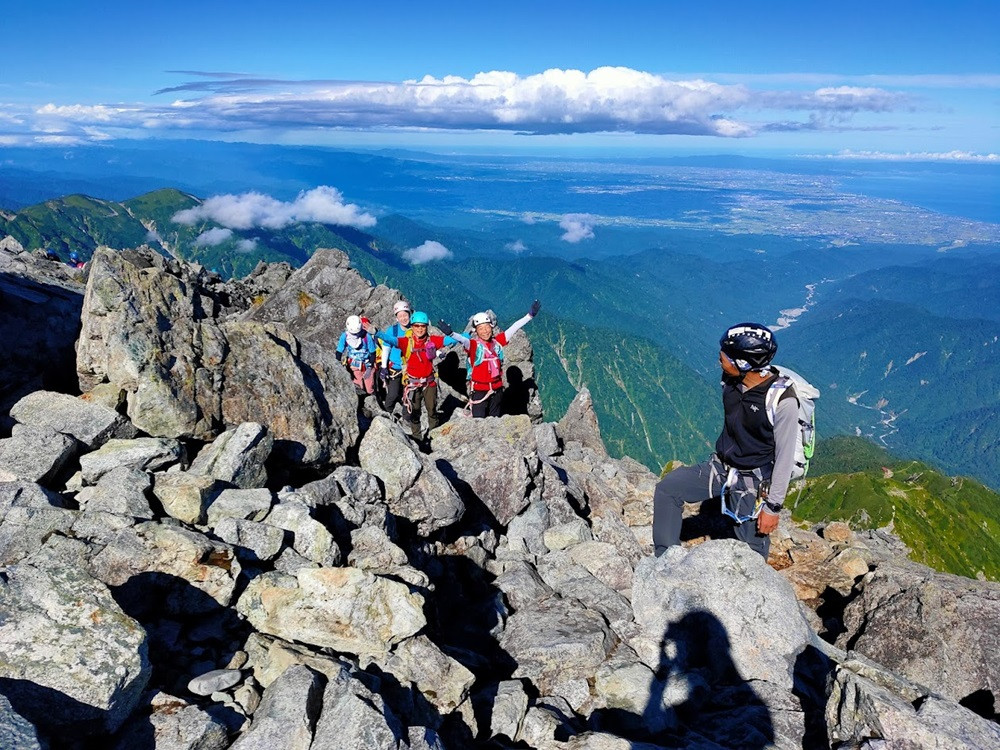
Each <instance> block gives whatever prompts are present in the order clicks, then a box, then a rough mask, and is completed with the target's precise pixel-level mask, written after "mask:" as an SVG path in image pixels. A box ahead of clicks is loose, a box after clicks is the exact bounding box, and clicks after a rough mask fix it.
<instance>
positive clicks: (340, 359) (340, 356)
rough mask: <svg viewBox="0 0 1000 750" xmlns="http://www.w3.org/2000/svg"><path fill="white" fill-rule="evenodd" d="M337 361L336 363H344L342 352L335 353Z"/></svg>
mask: <svg viewBox="0 0 1000 750" xmlns="http://www.w3.org/2000/svg"><path fill="white" fill-rule="evenodd" d="M337 361H338V362H343V361H344V353H343V352H337Z"/></svg>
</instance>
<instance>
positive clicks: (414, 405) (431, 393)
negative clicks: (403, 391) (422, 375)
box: [410, 385, 438, 437]
mask: <svg viewBox="0 0 1000 750" xmlns="http://www.w3.org/2000/svg"><path fill="white" fill-rule="evenodd" d="M421 402H423V405H424V406H426V407H427V429H428V430H433V429H434V428H435V427H437V426H438V418H437V408H436V407H437V385H425V386H423V387H422V388H414V389H413V390H412V391H411V392H410V434H412V435H413V436H414V437H418V436H419V435H420V405H421Z"/></svg>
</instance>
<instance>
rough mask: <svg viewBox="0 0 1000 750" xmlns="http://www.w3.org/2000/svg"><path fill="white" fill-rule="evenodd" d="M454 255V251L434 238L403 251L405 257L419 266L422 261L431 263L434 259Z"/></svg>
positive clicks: (442, 258)
mask: <svg viewBox="0 0 1000 750" xmlns="http://www.w3.org/2000/svg"><path fill="white" fill-rule="evenodd" d="M453 256H454V253H452V252H451V250H449V249H448V248H446V247H445V246H444V245H442V244H441V243H440V242H435V241H434V240H427V241H426V242H425V243H424V244H423V245H420V247H411V248H410V249H409V250H404V251H403V258H404V259H405V260H407V261H408V262H410V263H412V264H413V265H415V266H419V265H420V264H421V263H429V262H431V261H432V260H444V259H446V258H451V257H453Z"/></svg>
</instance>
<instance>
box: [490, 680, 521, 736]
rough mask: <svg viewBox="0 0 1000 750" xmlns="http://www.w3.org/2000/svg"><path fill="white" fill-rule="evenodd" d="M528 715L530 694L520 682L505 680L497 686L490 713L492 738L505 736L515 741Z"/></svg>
mask: <svg viewBox="0 0 1000 750" xmlns="http://www.w3.org/2000/svg"><path fill="white" fill-rule="evenodd" d="M527 713H528V694H527V693H526V692H525V690H524V684H523V683H522V682H521V681H520V680H504V681H503V682H501V683H500V684H499V685H497V690H496V696H495V697H494V698H493V710H492V711H491V712H490V736H491V737H499V736H504V737H506V738H507V739H510V740H513V739H515V738H516V737H517V736H518V734H520V732H521V724H522V722H524V716H525V714H527Z"/></svg>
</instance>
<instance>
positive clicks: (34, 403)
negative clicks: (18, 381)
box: [10, 391, 136, 450]
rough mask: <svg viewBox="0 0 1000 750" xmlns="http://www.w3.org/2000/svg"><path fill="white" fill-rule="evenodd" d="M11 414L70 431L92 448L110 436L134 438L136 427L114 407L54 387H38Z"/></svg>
mask: <svg viewBox="0 0 1000 750" xmlns="http://www.w3.org/2000/svg"><path fill="white" fill-rule="evenodd" d="M10 415H11V416H12V417H13V418H14V419H16V420H17V421H18V422H19V423H21V424H24V425H29V426H31V427H44V428H46V429H48V430H51V431H52V432H58V433H61V434H63V435H68V436H69V437H71V438H73V439H74V440H77V441H79V442H80V443H82V444H83V445H84V446H85V447H86V448H88V449H90V450H93V449H95V448H100V447H101V446H102V445H104V443H106V442H107V441H108V440H110V439H111V438H123V439H128V438H133V437H135V436H136V429H135V427H134V426H133V425H131V424H130V423H129V422H128V420H127V419H125V418H124V417H123V416H122V415H121V414H119V413H118V412H116V411H115V410H114V409H109V408H108V407H106V406H104V405H102V404H97V403H93V402H91V401H87V400H86V399H82V398H76V397H74V396H69V395H67V394H65V393H56V392H53V391H35V392H33V393H29V394H28V395H27V396H25V397H24V398H22V399H21V400H20V401H18V402H17V403H16V404H14V406H13V407H11V410H10Z"/></svg>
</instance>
